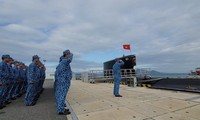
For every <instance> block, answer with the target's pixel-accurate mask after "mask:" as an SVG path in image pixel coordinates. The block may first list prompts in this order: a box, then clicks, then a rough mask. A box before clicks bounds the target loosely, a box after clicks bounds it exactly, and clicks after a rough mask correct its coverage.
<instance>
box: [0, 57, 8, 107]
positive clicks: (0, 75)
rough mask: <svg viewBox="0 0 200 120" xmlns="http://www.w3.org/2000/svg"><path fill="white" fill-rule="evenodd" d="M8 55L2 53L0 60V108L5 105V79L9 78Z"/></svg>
mask: <svg viewBox="0 0 200 120" xmlns="http://www.w3.org/2000/svg"><path fill="white" fill-rule="evenodd" d="M9 61H10V56H9V55H2V62H1V63H0V109H2V108H3V107H5V102H6V90H7V80H9V70H8V64H7V63H8V62H9Z"/></svg>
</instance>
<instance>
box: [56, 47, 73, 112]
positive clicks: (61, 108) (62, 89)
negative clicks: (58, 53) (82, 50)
mask: <svg viewBox="0 0 200 120" xmlns="http://www.w3.org/2000/svg"><path fill="white" fill-rule="evenodd" d="M72 59H73V54H72V53H71V52H70V50H65V51H64V52H63V57H61V59H60V63H59V65H58V66H57V69H56V75H55V78H56V82H55V98H56V105H57V112H58V114H59V115H67V114H70V113H71V112H70V111H69V109H65V99H66V95H67V93H68V90H69V87H70V83H71V79H72V71H71V67H70V63H71V62H72Z"/></svg>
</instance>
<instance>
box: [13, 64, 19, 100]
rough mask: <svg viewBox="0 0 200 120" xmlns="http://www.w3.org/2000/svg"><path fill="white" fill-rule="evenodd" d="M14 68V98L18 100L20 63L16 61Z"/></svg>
mask: <svg viewBox="0 0 200 120" xmlns="http://www.w3.org/2000/svg"><path fill="white" fill-rule="evenodd" d="M14 65H15V66H14V68H13V73H14V89H15V90H14V94H13V98H14V99H16V97H19V80H20V68H19V66H20V62H18V61H15V62H14Z"/></svg>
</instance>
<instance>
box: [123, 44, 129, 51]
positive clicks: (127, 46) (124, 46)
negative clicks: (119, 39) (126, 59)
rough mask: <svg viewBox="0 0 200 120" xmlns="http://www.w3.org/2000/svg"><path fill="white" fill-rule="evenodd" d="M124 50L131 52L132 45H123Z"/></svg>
mask: <svg viewBox="0 0 200 120" xmlns="http://www.w3.org/2000/svg"><path fill="white" fill-rule="evenodd" d="M123 48H124V49H125V50H131V45H130V44H126V45H123Z"/></svg>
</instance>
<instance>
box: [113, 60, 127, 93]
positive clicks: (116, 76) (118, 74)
mask: <svg viewBox="0 0 200 120" xmlns="http://www.w3.org/2000/svg"><path fill="white" fill-rule="evenodd" d="M122 65H124V62H123V61H121V62H119V61H118V62H116V63H115V64H114V65H113V74H114V91H113V94H114V95H119V86H120V82H121V70H120V68H121V66H122Z"/></svg>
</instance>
